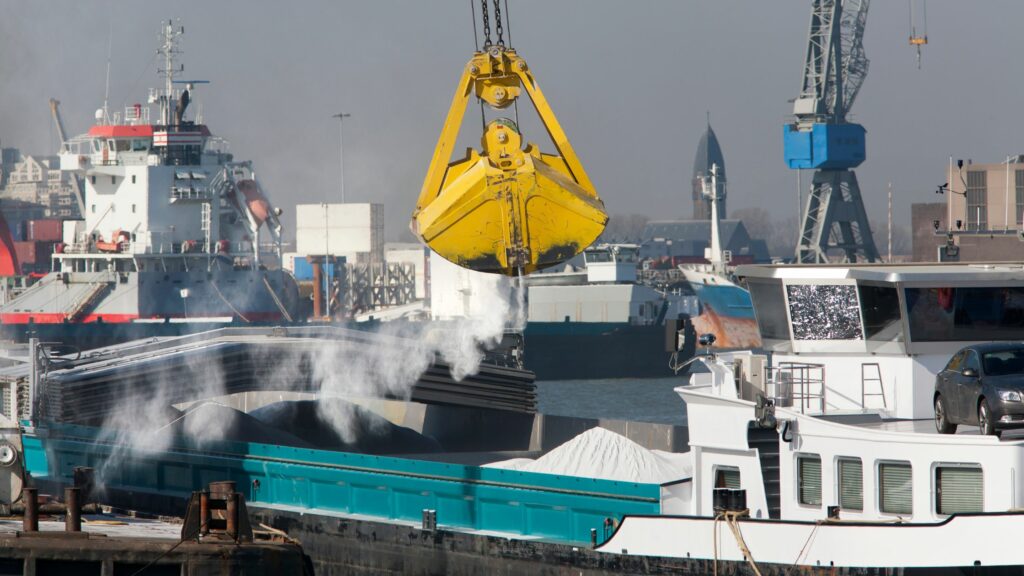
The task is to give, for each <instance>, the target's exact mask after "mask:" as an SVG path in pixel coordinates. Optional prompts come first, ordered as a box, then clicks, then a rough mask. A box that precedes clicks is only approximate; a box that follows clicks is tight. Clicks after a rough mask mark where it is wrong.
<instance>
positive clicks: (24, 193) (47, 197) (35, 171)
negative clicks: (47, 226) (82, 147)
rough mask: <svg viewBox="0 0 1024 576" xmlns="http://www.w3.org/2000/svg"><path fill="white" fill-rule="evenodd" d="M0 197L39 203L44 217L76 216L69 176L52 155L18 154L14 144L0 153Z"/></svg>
mask: <svg viewBox="0 0 1024 576" xmlns="http://www.w3.org/2000/svg"><path fill="white" fill-rule="evenodd" d="M0 159H2V164H0V198H3V199H5V200H17V201H19V202H27V203H31V204H36V205H38V206H40V207H41V208H42V210H43V216H44V217H48V218H63V219H71V218H79V217H80V215H79V213H78V205H77V203H76V202H75V197H74V192H73V191H72V188H71V182H70V180H71V176H70V175H69V173H68V172H61V170H60V161H59V160H58V158H57V157H56V156H31V155H25V156H22V154H21V152H20V151H19V150H18V149H17V148H4V149H3V153H2V154H0Z"/></svg>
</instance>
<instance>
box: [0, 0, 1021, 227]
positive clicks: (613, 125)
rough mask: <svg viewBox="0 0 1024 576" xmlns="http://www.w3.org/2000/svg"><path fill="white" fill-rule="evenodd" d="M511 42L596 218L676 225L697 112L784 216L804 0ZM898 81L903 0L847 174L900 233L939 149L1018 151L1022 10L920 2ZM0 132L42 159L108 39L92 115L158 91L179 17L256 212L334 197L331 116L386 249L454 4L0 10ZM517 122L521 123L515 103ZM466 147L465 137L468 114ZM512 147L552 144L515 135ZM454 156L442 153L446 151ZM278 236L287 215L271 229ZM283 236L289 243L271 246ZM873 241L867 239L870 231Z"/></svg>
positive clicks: (399, 217) (889, 16) (873, 76)
mask: <svg viewBox="0 0 1024 576" xmlns="http://www.w3.org/2000/svg"><path fill="white" fill-rule="evenodd" d="M509 3H510V10H511V31H512V38H513V40H514V42H513V44H514V46H515V47H516V48H517V49H518V50H519V51H520V54H522V55H523V56H524V57H525V58H526V59H527V61H528V62H529V63H530V64H531V66H532V68H533V70H534V73H535V75H536V77H537V79H538V81H539V82H540V85H541V87H542V89H543V90H544V92H545V94H546V95H547V96H548V99H549V101H550V102H551V104H552V107H553V109H554V111H555V114H556V115H557V116H558V118H559V120H560V121H561V122H562V124H563V127H564V128H565V130H566V132H567V133H568V135H569V139H570V140H571V141H572V143H573V145H574V147H575V149H576V151H577V152H578V154H579V155H580V157H581V159H582V161H583V164H584V166H585V167H586V168H587V170H588V172H589V173H590V176H591V178H592V179H593V181H594V182H595V185H596V186H597V187H598V191H599V193H600V194H601V196H602V198H603V199H604V201H605V203H606V204H607V206H608V210H609V212H610V213H611V214H613V215H615V214H628V213H643V214H647V215H650V216H652V217H657V218H670V217H689V215H690V204H689V200H688V198H689V190H690V185H689V178H690V169H691V166H692V161H693V155H694V152H695V150H696V146H697V140H698V138H699V136H700V132H701V130H702V129H703V125H704V118H705V111H710V112H711V119H712V124H713V126H714V128H715V131H716V132H717V134H718V137H719V139H720V141H721V143H722V148H723V150H724V153H725V159H726V162H727V163H728V173H729V189H730V195H731V197H730V201H729V205H730V209H737V208H743V207H747V206H754V205H757V206H762V207H764V208H766V209H768V210H769V211H770V212H771V213H772V214H773V215H774V216H775V217H777V218H784V217H789V216H792V215H794V214H795V212H796V206H795V203H796V201H795V195H796V175H795V173H794V172H793V171H790V170H788V169H786V167H785V165H784V164H783V162H782V149H781V135H780V134H781V126H782V124H783V122H784V121H786V120H787V118H788V114H789V112H790V104H788V103H787V100H789V99H791V98H793V97H794V96H795V95H796V93H797V90H798V88H799V81H800V73H801V67H802V65H803V55H804V46H805V43H806V35H807V23H808V16H809V6H810V2H808V1H791V0H786V1H780V0H773V1H768V2H766V1H753V0H750V1H738V0H737V1H730V0H718V1H714V2H711V1H706V2H682V1H677V2H667V1H620V2H611V1H598V0H575V1H545V0H509ZM928 8H929V14H928V17H929V22H928V26H929V30H928V33H929V40H930V42H931V44H930V45H928V46H927V47H926V48H925V53H924V66H923V69H922V70H917V68H916V66H915V63H914V53H913V50H912V49H911V48H910V47H909V46H908V45H907V36H908V15H907V4H906V2H905V1H903V0H876V1H875V2H874V3H873V4H872V8H871V13H870V14H869V16H868V28H867V35H866V39H865V46H866V50H867V54H868V57H869V58H870V59H871V69H870V72H869V74H868V79H867V81H866V83H865V85H864V87H863V89H862V91H861V93H860V96H859V98H858V101H857V102H856V103H855V105H854V109H853V112H854V117H855V120H856V121H859V122H861V123H862V124H864V125H865V127H866V128H867V130H868V160H867V162H865V164H863V165H862V166H861V167H860V168H859V170H858V176H859V178H860V182H861V187H862V189H863V192H864V194H865V199H866V203H867V209H868V213H869V215H870V216H872V218H883V217H884V214H885V206H886V202H885V188H886V184H887V182H890V181H891V182H892V183H893V188H894V189H895V191H896V194H897V203H896V206H897V212H896V217H897V219H898V221H901V222H907V223H909V205H910V203H911V202H914V201H919V202H930V201H936V200H937V199H939V197H938V196H936V195H935V194H934V193H933V191H934V189H935V187H936V186H937V185H938V184H941V183H942V182H944V181H945V166H946V163H947V159H948V157H949V156H950V155H952V156H954V157H962V158H973V159H974V160H975V161H979V162H981V161H985V162H998V161H1001V160H1002V159H1003V158H1004V157H1005V155H1007V154H1011V153H1018V152H1024V147H1022V146H1021V145H1020V137H1019V135H1018V134H1019V133H1020V129H1019V128H1020V127H1019V126H1018V120H1017V118H1016V115H1015V114H1014V113H1013V110H1015V109H1016V107H1017V106H1018V105H1019V103H1018V100H1019V98H1020V93H1021V88H1022V81H1021V80H1020V79H1019V78H1020V75H1019V74H1017V73H1016V66H1015V64H1016V58H1015V55H1016V54H1019V53H1021V48H1022V46H1021V44H1022V43H1024V37H1022V36H1021V35H1020V34H1019V33H1018V32H1019V31H1018V28H1019V23H1020V22H1021V21H1024V3H1021V2H1013V1H1009V0H1006V1H1001V2H997V1H994V0H990V1H984V2H970V3H963V2H951V1H936V0H933V1H932V2H930V3H929V6H928ZM0 10H2V17H0V139H2V141H3V145H4V146H18V147H20V148H22V150H23V151H26V152H47V151H50V150H52V149H54V148H55V146H56V143H55V137H54V135H53V134H54V131H53V129H52V128H51V123H50V118H49V110H48V107H47V100H48V98H50V97H51V96H52V97H56V98H58V99H59V100H61V101H62V109H63V113H64V117H65V123H66V124H67V126H68V129H69V131H71V132H72V133H80V132H84V131H85V130H86V129H87V128H88V124H89V122H90V120H91V119H92V116H93V111H95V109H96V108H98V107H99V106H101V104H102V100H103V90H104V70H105V65H106V53H107V39H108V28H109V27H111V26H112V28H113V57H112V73H111V86H110V102H111V107H112V108H117V107H121V106H123V105H125V104H131V103H134V102H138V101H144V99H145V94H146V90H147V89H148V88H149V87H150V86H155V85H156V83H157V78H156V66H155V62H154V61H153V53H154V51H155V49H156V47H157V31H158V28H159V26H160V22H161V20H166V19H168V18H172V17H173V18H181V19H182V23H183V24H184V25H185V30H186V35H185V37H184V44H183V48H184V51H185V54H184V58H183V61H184V63H185V66H186V74H185V75H186V77H188V78H193V79H209V80H211V81H212V84H210V85H209V86H206V87H203V88H201V91H200V93H199V94H198V98H197V99H198V101H199V102H200V103H201V104H202V109H203V112H204V115H205V119H206V121H207V122H208V124H209V125H210V127H211V129H212V130H213V131H214V133H216V134H218V135H220V136H223V137H225V138H227V139H228V140H230V141H231V147H232V151H233V152H235V154H236V157H238V158H247V159H252V160H254V161H255V165H256V169H257V173H258V175H259V176H260V177H261V180H262V181H263V184H264V186H265V188H266V189H267V190H268V192H269V194H270V195H271V198H272V200H273V201H274V202H275V203H277V204H278V205H281V206H282V207H284V208H285V209H286V211H287V213H288V214H289V215H293V214H294V210H292V209H291V205H293V204H294V203H295V202H319V201H322V200H323V199H324V197H325V194H328V195H329V197H330V199H331V200H332V201H336V200H337V199H338V189H339V170H338V125H337V120H333V119H331V118H330V116H331V115H332V114H334V113H336V112H338V111H342V110H343V111H346V112H350V113H351V114H352V117H351V118H350V119H348V120H346V127H345V155H346V157H345V163H346V189H347V193H348V197H349V199H350V200H372V201H379V202H383V203H384V204H385V206H386V207H385V213H386V218H387V221H386V223H387V226H388V236H389V237H390V238H394V237H397V236H398V234H399V233H400V231H401V230H402V229H404V227H405V226H406V222H407V219H408V217H409V215H410V213H411V211H412V208H413V205H414V203H415V201H416V196H417V195H418V193H419V188H420V185H421V183H422V178H423V176H424V173H425V171H426V168H427V164H428V162H429V159H430V155H431V153H432V151H433V148H434V145H435V142H436V138H437V135H438V133H439V131H440V129H441V125H442V122H443V120H444V115H445V114H446V112H447V108H448V105H449V102H450V99H451V96H452V93H453V91H454V89H455V83H456V81H457V79H458V76H459V74H460V72H461V69H462V66H463V65H464V64H465V62H466V61H467V60H468V58H469V57H470V55H471V53H472V46H473V40H472V27H471V21H470V14H469V4H468V0H457V1H456V0H452V1H441V0H438V1H402V2H400V1H370V0H366V1H360V2H332V1H318V2H313V1H294V2H281V1H273V2H270V1H241V0H238V1H227V2H210V1H208V0H206V1H197V0H180V1H177V2H174V3H171V4H168V3H156V2H110V1H103V2H101V1H96V2H92V1H72V0H63V1H47V2H29V1H23V2H14V1H11V0H0ZM520 114H521V116H522V117H524V118H525V117H527V116H528V114H532V112H529V113H527V108H524V107H522V106H520ZM468 116H469V120H467V122H466V125H465V129H464V132H463V134H464V140H465V141H466V143H467V145H468V144H471V143H475V142H476V141H477V139H478V137H479V134H480V128H479V121H478V117H479V116H478V114H476V115H474V113H473V112H472V111H471V112H470V113H469V114H468ZM524 131H525V132H526V136H527V138H528V139H530V140H535V141H538V142H541V143H542V146H543V147H544V148H545V149H550V145H549V144H548V143H547V140H546V136H545V135H544V134H543V132H542V131H541V130H540V129H539V126H538V125H537V124H536V123H534V122H524ZM460 153H461V152H460ZM285 222H286V224H287V225H288V227H289V229H293V226H294V221H293V219H292V217H288V218H286V220H285ZM288 235H289V236H291V234H290V233H289V234H288ZM879 240H881V238H879Z"/></svg>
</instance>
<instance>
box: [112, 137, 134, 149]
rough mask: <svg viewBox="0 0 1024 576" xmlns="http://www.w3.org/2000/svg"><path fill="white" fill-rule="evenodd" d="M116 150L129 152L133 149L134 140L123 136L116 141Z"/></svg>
mask: <svg viewBox="0 0 1024 576" xmlns="http://www.w3.org/2000/svg"><path fill="white" fill-rule="evenodd" d="M114 145H115V147H114V150H117V151H118V152H127V151H129V150H131V149H132V141H131V140H128V139H127V138H122V139H119V140H115V141H114Z"/></svg>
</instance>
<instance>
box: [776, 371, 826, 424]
mask: <svg viewBox="0 0 1024 576" xmlns="http://www.w3.org/2000/svg"><path fill="white" fill-rule="evenodd" d="M767 375H768V381H767V383H766V392H767V394H768V397H769V398H771V399H772V400H774V401H775V405H776V406H779V407H782V408H796V409H799V410H800V413H801V414H806V413H808V412H811V413H814V414H824V413H825V410H826V406H827V402H826V398H825V390H826V387H825V365H824V364H811V363H805V362H779V363H778V365H776V366H771V367H769V368H768V370H767ZM815 408H817V410H816V411H815Z"/></svg>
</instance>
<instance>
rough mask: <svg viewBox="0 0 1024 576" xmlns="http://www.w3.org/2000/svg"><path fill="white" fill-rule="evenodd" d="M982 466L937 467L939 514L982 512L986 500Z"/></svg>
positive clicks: (937, 508) (936, 482)
mask: <svg viewBox="0 0 1024 576" xmlns="http://www.w3.org/2000/svg"><path fill="white" fill-rule="evenodd" d="M982 479H983V477H982V472H981V468H973V467H971V468H968V467H962V466H939V467H938V468H936V469H935V487H936V494H935V497H936V500H937V501H936V503H935V510H936V512H938V513H939V514H956V513H958V512H982V511H983V510H982V506H983V502H984V498H983V496H984V494H983V483H982Z"/></svg>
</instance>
